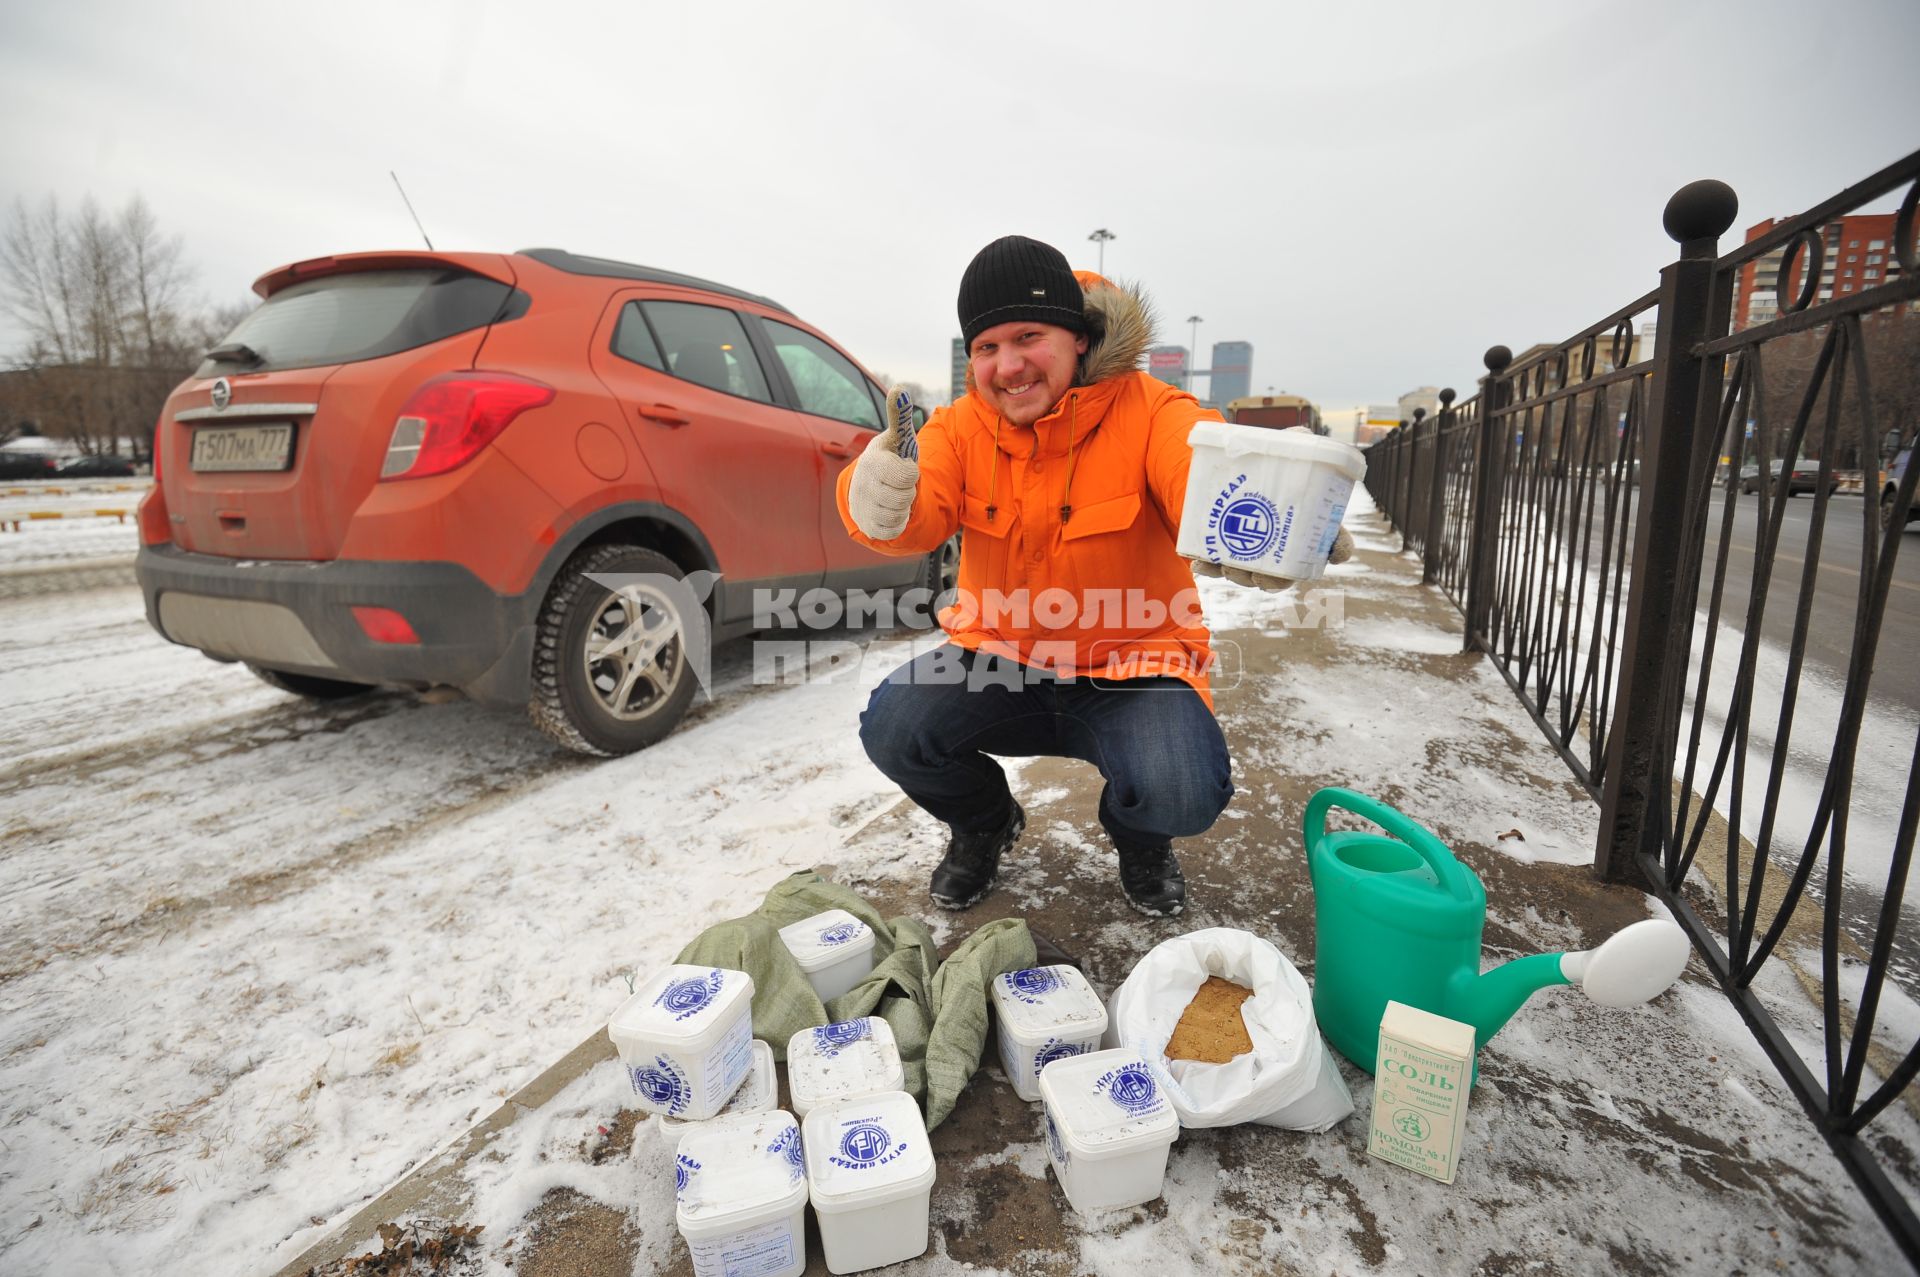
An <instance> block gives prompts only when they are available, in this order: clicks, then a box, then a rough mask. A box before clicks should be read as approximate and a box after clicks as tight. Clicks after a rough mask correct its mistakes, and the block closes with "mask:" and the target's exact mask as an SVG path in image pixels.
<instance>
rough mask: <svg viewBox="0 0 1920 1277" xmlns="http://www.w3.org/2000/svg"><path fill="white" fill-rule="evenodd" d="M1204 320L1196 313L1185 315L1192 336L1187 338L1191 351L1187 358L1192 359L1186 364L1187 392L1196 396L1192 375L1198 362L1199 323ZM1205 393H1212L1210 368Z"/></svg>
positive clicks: (1202, 322)
mask: <svg viewBox="0 0 1920 1277" xmlns="http://www.w3.org/2000/svg"><path fill="white" fill-rule="evenodd" d="M1206 322H1207V321H1206V320H1204V319H1202V318H1200V316H1198V315H1188V316H1187V323H1188V324H1189V325H1191V328H1192V332H1193V336H1191V337H1190V338H1188V339H1187V340H1188V342H1189V345H1188V349H1189V350H1190V351H1191V352H1192V353H1191V354H1190V355H1188V356H1187V358H1189V359H1191V360H1192V361H1193V362H1192V363H1191V364H1188V365H1187V393H1188V394H1190V395H1194V396H1196V397H1198V394H1199V392H1198V391H1196V390H1195V389H1194V388H1193V377H1194V373H1195V372H1196V371H1197V366H1198V364H1199V363H1200V325H1202V324H1204V323H1206ZM1207 393H1208V394H1212V393H1213V373H1212V371H1211V370H1209V371H1208V373H1207Z"/></svg>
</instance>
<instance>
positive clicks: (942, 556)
mask: <svg viewBox="0 0 1920 1277" xmlns="http://www.w3.org/2000/svg"><path fill="white" fill-rule="evenodd" d="M959 583H960V534H959V533H957V532H956V533H954V534H953V535H952V536H950V537H948V538H947V539H946V540H945V541H943V542H941V543H940V548H939V549H937V550H935V551H934V552H933V553H932V554H929V555H928V556H927V557H926V560H925V561H924V562H923V563H922V564H921V566H920V576H919V579H917V580H916V581H914V583H913V586H914V588H915V589H919V590H925V591H927V593H928V594H929V595H930V596H931V597H932V601H931V602H930V603H928V604H927V624H928V625H929V626H934V625H938V624H939V621H938V620H937V619H936V617H937V615H938V613H939V611H940V609H941V608H943V607H945V606H946V605H947V604H948V603H950V602H952V600H953V592H954V589H955V588H956V587H957V586H958V585H959Z"/></svg>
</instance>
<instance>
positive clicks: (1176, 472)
mask: <svg viewBox="0 0 1920 1277" xmlns="http://www.w3.org/2000/svg"><path fill="white" fill-rule="evenodd" d="M1079 278H1080V281H1081V286H1082V287H1083V288H1085V289H1086V296H1087V311H1088V316H1089V319H1090V320H1091V321H1092V327H1093V332H1092V338H1093V340H1092V343H1091V344H1090V345H1089V347H1088V349H1087V353H1086V354H1085V355H1083V356H1082V357H1081V361H1080V375H1079V378H1078V379H1077V384H1076V385H1075V386H1074V388H1073V389H1071V390H1069V391H1068V392H1067V393H1066V395H1065V397H1064V398H1062V399H1061V401H1060V403H1059V404H1057V405H1056V406H1055V407H1054V409H1053V411H1052V412H1050V413H1048V414H1047V415H1046V416H1045V417H1042V418H1041V419H1040V420H1039V421H1038V422H1036V423H1035V424H1034V425H1032V426H1014V425H1012V424H1008V423H1003V422H1002V421H1001V419H1000V417H999V414H997V413H995V412H994V411H993V410H992V409H990V408H988V407H987V406H986V404H985V403H984V402H983V401H982V400H981V399H980V397H979V396H978V395H976V394H974V393H973V392H972V390H971V388H970V389H969V392H968V393H967V394H965V395H963V396H962V397H961V398H960V399H959V401H958V402H956V403H954V404H952V405H950V406H948V407H946V408H942V409H940V410H938V411H937V412H935V413H934V414H933V417H932V419H931V420H930V421H928V422H927V424H926V426H924V427H923V428H922V429H921V431H920V486H919V488H918V490H917V491H916V493H915V496H914V501H913V511H912V514H911V516H910V517H909V519H908V521H907V526H906V528H905V530H903V531H902V532H901V533H900V535H899V536H897V537H895V538H894V539H892V540H890V541H876V540H874V539H872V538H871V537H868V536H866V535H865V534H864V533H862V532H861V531H860V530H859V529H858V528H857V527H855V526H854V522H853V518H852V516H851V515H850V514H849V512H848V506H847V492H848V489H849V488H850V487H851V485H852V483H853V469H854V468H853V467H852V466H848V467H847V468H846V469H845V470H843V471H841V473H840V482H839V505H840V518H841V521H842V522H844V523H845V524H846V527H847V533H848V535H850V536H851V537H853V539H854V540H856V541H858V542H860V543H861V544H862V545H867V546H871V547H872V548H874V549H876V550H879V551H881V552H882V553H885V554H899V555H912V554H926V553H929V552H930V551H932V550H933V549H935V548H936V547H938V546H939V545H940V544H941V543H942V542H943V541H945V540H946V539H947V538H948V537H950V536H952V535H953V534H954V532H955V531H956V530H958V531H960V533H961V538H960V579H959V601H958V602H956V603H955V604H953V605H952V606H950V607H948V608H945V609H943V610H942V611H941V613H940V624H941V626H942V628H944V629H945V630H946V631H947V633H948V634H949V635H950V636H951V638H952V641H953V642H954V643H956V644H958V645H960V646H961V647H965V648H971V649H975V650H978V651H985V652H990V653H997V654H1000V655H1003V656H1011V657H1014V658H1016V659H1018V660H1019V661H1021V662H1023V663H1024V664H1026V665H1029V666H1034V667H1037V668H1041V669H1045V670H1048V671H1050V672H1052V673H1056V674H1058V675H1060V676H1062V677H1074V676H1094V677H1099V678H1111V679H1125V678H1142V677H1148V676H1153V675H1169V676H1172V677H1175V678H1180V679H1182V680H1184V681H1185V682H1187V683H1188V684H1189V685H1191V686H1192V687H1193V688H1194V690H1196V691H1197V692H1199V693H1200V695H1201V696H1202V697H1203V698H1205V699H1206V701H1207V704H1208V706H1209V708H1211V707H1212V704H1213V697H1212V692H1211V688H1210V685H1209V681H1208V671H1209V669H1210V666H1211V649H1210V646H1209V641H1208V634H1207V630H1206V626H1205V624H1204V621H1203V619H1202V616H1201V612H1200V603H1199V595H1198V592H1197V591H1196V590H1195V589H1194V584H1193V570H1192V568H1191V567H1189V566H1188V563H1187V561H1186V560H1185V559H1183V558H1181V557H1180V556H1179V555H1178V554H1177V553H1176V552H1175V549H1174V546H1175V542H1176V540H1177V538H1178V535H1179V530H1180V511H1181V507H1182V505H1183V504H1184V502H1185V499H1186V490H1187V467H1188V464H1189V463H1190V461H1191V460H1192V455H1193V454H1192V452H1191V451H1190V450H1189V448H1188V446H1187V433H1188V431H1190V430H1191V429H1192V428H1193V424H1194V423H1195V422H1196V421H1218V420H1219V419H1220V418H1219V415H1218V414H1217V413H1215V412H1213V411H1212V410H1210V409H1204V408H1202V407H1200V405H1199V403H1198V402H1197V401H1196V400H1195V399H1194V398H1193V396H1192V395H1189V394H1187V393H1185V392H1184V391H1181V390H1176V389H1175V388H1174V387H1172V386H1169V385H1167V384H1166V383H1164V382H1161V381H1156V380H1155V379H1154V378H1152V377H1150V376H1148V375H1147V374H1146V373H1144V372H1140V371H1138V364H1139V362H1140V357H1141V355H1142V354H1144V353H1145V351H1146V348H1147V347H1148V346H1149V345H1151V344H1152V340H1153V333H1152V325H1151V321H1150V320H1149V319H1148V317H1147V310H1146V306H1145V303H1144V301H1143V299H1142V298H1141V297H1140V296H1139V295H1138V294H1137V293H1134V292H1131V291H1128V290H1123V289H1120V288H1117V287H1115V286H1113V285H1112V284H1109V283H1108V282H1107V281H1106V280H1104V279H1102V278H1101V277H1099V276H1098V275H1093V274H1091V273H1082V274H1080V276H1079ZM996 427H997V433H998V438H997V440H996V437H995V436H996ZM1069 471H1071V476H1072V478H1071V489H1070V490H1069V478H1068V476H1069ZM1063 507H1066V508H1067V511H1068V512H1063Z"/></svg>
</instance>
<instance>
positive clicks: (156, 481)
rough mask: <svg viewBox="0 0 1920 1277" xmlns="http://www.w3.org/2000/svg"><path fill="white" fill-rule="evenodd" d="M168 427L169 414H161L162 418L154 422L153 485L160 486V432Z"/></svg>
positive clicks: (152, 451) (152, 449) (152, 450)
mask: <svg viewBox="0 0 1920 1277" xmlns="http://www.w3.org/2000/svg"><path fill="white" fill-rule="evenodd" d="M166 428H167V414H165V413H164V412H163V413H161V414H160V420H158V421H156V422H154V423H153V447H152V448H151V449H150V451H151V453H152V455H153V486H154V487H156V488H157V487H159V486H160V432H161V431H163V430H165V429H166Z"/></svg>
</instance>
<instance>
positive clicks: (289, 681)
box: [247, 665, 373, 701]
mask: <svg viewBox="0 0 1920 1277" xmlns="http://www.w3.org/2000/svg"><path fill="white" fill-rule="evenodd" d="M247 668H248V669H250V670H252V671H253V672H254V674H255V675H256V676H258V678H259V679H260V681H261V682H262V683H265V684H266V685H267V686H268V687H277V688H279V689H280V690H281V691H283V692H292V693H293V694H294V695H295V696H304V697H306V698H307V699H308V700H310V701H338V700H344V699H345V698H347V697H349V696H358V695H360V693H362V692H371V691H372V690H373V688H371V687H369V686H368V685H367V684H365V683H348V682H345V681H343V680H341V679H337V678H319V677H316V676H315V675H312V674H291V673H288V672H287V671H286V670H270V669H268V668H267V667H266V666H264V665H249V666H247Z"/></svg>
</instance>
